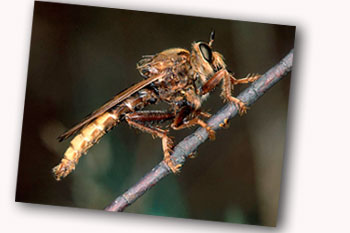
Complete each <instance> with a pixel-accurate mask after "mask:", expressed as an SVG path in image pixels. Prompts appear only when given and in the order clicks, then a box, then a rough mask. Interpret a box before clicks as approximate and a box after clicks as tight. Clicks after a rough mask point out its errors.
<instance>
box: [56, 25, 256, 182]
mask: <svg viewBox="0 0 350 233" xmlns="http://www.w3.org/2000/svg"><path fill="white" fill-rule="evenodd" d="M213 42H214V31H213V32H211V34H210V40H209V43H206V42H194V43H192V48H191V51H188V50H186V49H182V48H172V49H167V50H164V51H162V52H160V53H158V54H156V55H151V56H144V57H143V58H142V59H141V60H140V61H139V62H138V63H137V70H138V71H139V73H140V75H141V76H142V77H143V78H144V79H143V80H142V81H140V82H139V83H136V84H134V85H133V86H131V87H130V88H128V89H126V90H125V91H122V92H121V93H119V94H117V95H116V96H115V97H113V98H112V99H111V100H110V101H108V102H107V103H106V104H104V105H103V106H102V107H100V108H99V109H98V110H96V111H94V112H93V113H91V114H90V115H89V116H87V117H86V118H85V119H83V120H82V121H81V122H80V123H79V124H77V125H76V126H74V127H73V128H72V129H70V130H68V131H67V132H65V133H63V134H62V135H60V136H59V137H58V140H59V141H62V140H64V139H67V138H68V137H70V136H72V135H73V134H76V133H77V135H76V136H75V137H74V138H73V140H72V141H71V143H70V146H69V148H68V149H67V150H66V152H65V154H64V157H63V158H62V160H61V163H60V164H59V165H57V166H56V167H54V168H53V173H54V176H55V178H56V180H60V179H61V178H62V177H66V176H67V175H68V174H69V173H71V172H72V171H73V170H74V169H75V166H76V164H77V163H78V160H79V158H80V157H81V156H82V155H83V154H85V153H87V151H88V149H89V148H91V147H92V146H93V145H94V144H96V143H97V142H98V141H99V140H100V138H101V137H102V136H103V135H104V134H106V132H107V131H109V130H111V129H112V128H113V127H115V126H116V125H117V124H119V123H120V122H122V121H125V122H126V123H128V124H129V125H130V126H131V127H134V128H136V129H139V130H141V131H143V132H146V133H149V134H151V135H152V136H154V137H158V138H160V139H161V140H162V147H163V153H164V162H165V163H166V164H167V165H168V166H169V168H170V169H171V170H172V172H174V173H176V172H178V171H179V168H180V167H179V166H178V165H175V164H174V163H173V162H172V160H171V158H170V156H171V151H172V148H173V142H172V140H171V138H170V137H169V136H168V133H169V130H167V129H166V128H161V126H159V123H160V122H170V123H169V124H168V125H167V126H168V127H169V126H170V127H171V128H172V129H174V130H179V129H184V128H187V127H191V126H195V125H199V126H201V127H203V128H205V129H206V130H207V132H208V134H209V138H210V139H214V138H215V131H214V130H212V129H211V128H210V127H209V126H208V125H207V124H206V123H205V122H204V121H203V120H202V119H201V118H200V117H210V114H209V113H206V112H203V111H202V110H201V105H202V102H203V101H204V100H205V99H206V98H207V97H208V95H209V92H210V91H212V90H213V89H214V87H215V86H217V85H218V84H219V83H220V82H222V93H221V96H222V97H223V99H224V100H227V101H231V102H233V103H234V104H236V106H237V107H238V108H239V113H240V114H241V115H242V114H244V113H246V111H247V107H246V106H245V104H244V103H243V102H242V101H240V100H239V99H237V98H235V97H233V96H232V94H231V92H232V90H233V87H234V85H237V84H243V83H249V82H253V81H255V80H257V79H258V78H259V77H260V75H248V76H247V77H245V78H242V79H236V78H235V77H234V76H233V74H232V73H230V72H229V71H228V70H227V69H226V64H225V62H224V58H223V56H222V55H221V54H220V53H218V52H216V51H213V49H212V45H213ZM160 102H165V103H167V104H168V105H169V109H167V110H158V111H154V110H149V111H146V110H142V109H144V108H145V107H146V106H148V105H151V104H157V103H160Z"/></svg>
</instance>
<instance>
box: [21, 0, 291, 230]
mask: <svg viewBox="0 0 350 233" xmlns="http://www.w3.org/2000/svg"><path fill="white" fill-rule="evenodd" d="M212 29H215V31H216V38H215V42H214V50H216V51H218V52H220V53H222V54H223V55H224V57H225V59H226V64H227V65H228V68H229V69H230V70H232V71H234V72H235V74H236V75H235V76H236V77H238V78H240V77H244V76H245V75H246V74H247V73H261V74H262V73H264V72H266V71H267V70H268V69H269V68H270V67H271V66H273V65H274V64H275V63H277V62H278V61H279V60H280V59H281V58H282V57H284V56H285V55H286V54H287V53H288V52H289V51H290V49H291V48H293V43H294V33H295V27H290V26H280V25H272V24H259V23H250V22H241V21H230V20H220V19H208V18H198V17H187V16H186V17H185V16H175V15H166V14H155V13H146V12H135V11H126V10H117V9H107V8H97V7H86V6H75V5H66V4H55V3H44V2H36V3H35V10H34V19H33V31H32V40H31V50H30V58H29V70H28V82H27V90H26V100H25V109H24V119H23V131H22V140H21V152H20V162H19V169H18V181H17V193H16V201H22V202H31V203H41V204H52V205H62V206H72V207H84V208H95V209H103V208H104V207H105V206H106V205H108V204H109V203H110V202H111V201H112V200H113V199H114V198H115V197H116V196H118V195H119V194H121V193H122V192H123V191H125V190H126V189H127V188H128V187H130V186H131V185H133V184H134V183H135V182H136V181H137V180H138V179H139V178H140V177H142V176H143V175H144V174H145V173H146V172H148V171H149V170H150V169H152V167H153V166H154V165H156V164H157V163H158V162H159V161H160V160H161V159H162V156H163V155H162V149H161V142H160V140H153V139H152V137H151V136H150V135H148V134H143V133H139V132H138V131H136V130H134V129H130V128H129V127H128V126H127V125H126V124H121V125H119V126H118V127H117V128H115V129H114V130H112V131H111V132H110V133H109V134H108V135H106V136H104V137H103V138H102V140H101V142H100V143H99V144H98V145H96V146H94V147H93V148H92V149H91V150H90V151H89V153H88V154H87V156H83V157H82V159H81V160H80V162H79V164H78V166H77V169H76V171H75V172H74V173H73V174H71V175H69V176H68V177H67V178H65V179H64V180H63V181H61V182H56V181H55V180H54V179H53V177H52V175H51V169H52V167H54V166H55V165H57V163H58V162H59V161H60V159H61V157H62V155H63V153H64V151H65V149H66V148H67V147H68V145H69V140H68V141H65V142H62V143H59V142H58V141H57V140H56V137H57V136H58V135H59V134H61V133H62V132H63V131H64V130H66V129H68V128H69V127H71V126H73V125H74V124H75V123H77V122H79V121H80V120H81V119H82V118H83V117H85V116H86V115H87V114H88V113H89V112H91V111H93V110H95V109H96V108H98V107H99V106H101V105H102V104H103V103H104V102H106V101H107V100H108V99H110V98H111V97H112V96H113V95H115V94H116V93H118V92H119V91H121V90H122V89H124V88H126V87H128V86H130V85H131V84H133V83H135V82H137V81H139V80H141V77H140V76H139V75H138V73H137V71H136V69H135V67H136V62H137V61H138V60H139V59H140V58H141V56H142V55H147V54H154V53H157V52H160V51H162V50H164V49H167V48H171V47H182V48H187V49H190V45H191V43H192V42H193V41H197V40H204V41H207V40H208V38H209V33H210V31H211V30H212ZM289 82H290V76H288V77H286V78H285V79H284V80H282V81H281V82H280V83H278V84H277V85H276V86H275V87H273V88H272V90H271V91H269V92H268V93H266V94H265V95H264V96H263V97H262V98H261V99H260V100H259V101H258V102H257V103H256V104H254V105H253V106H252V107H251V109H250V110H249V111H248V114H247V115H245V116H243V117H235V118H234V119H232V120H231V122H230V128H229V129H228V130H221V131H219V132H218V133H217V138H216V141H214V142H210V141H208V142H206V143H205V144H203V145H202V146H201V147H200V148H199V151H198V152H199V154H198V157H197V158H196V159H193V160H188V161H187V162H186V164H185V166H184V167H183V169H182V172H181V173H180V175H170V176H168V177H166V178H165V179H164V180H162V181H161V182H160V183H159V184H158V185H157V186H155V187H154V188H152V189H151V190H150V191H148V192H147V193H146V194H145V195H144V196H143V197H141V198H140V199H139V200H138V201H136V202H135V203H134V204H133V205H131V206H130V207H128V208H127V209H126V212H133V213H143V214H152V215H161V216H171V217H184V218H195V219H205V220H217V221H227V222H236V223H248V224H261V225H268V226H273V225H275V224H276V220H277V210H278V199H279V192H280V180H281V173H282V161H283V151H284V143H285V134H286V133H285V132H286V117H287V104H288V94H289ZM245 87H246V86H242V87H240V88H236V89H235V92H234V93H235V94H238V93H239V92H240V90H243V88H245ZM217 89H218V90H217V91H215V92H214V93H213V94H212V95H211V97H210V98H209V100H208V101H207V102H206V103H205V104H204V109H206V110H210V111H211V112H212V113H214V112H215V111H216V110H217V109H219V108H220V107H222V106H223V103H222V100H221V99H220V97H219V94H220V93H219V91H220V88H217ZM159 108H161V106H159ZM192 131H193V129H189V130H183V131H181V132H172V135H174V136H175V138H176V141H177V142H178V141H180V140H181V139H182V138H183V137H185V136H186V135H188V134H189V133H191V132H192Z"/></svg>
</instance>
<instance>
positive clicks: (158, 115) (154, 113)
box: [127, 110, 175, 122]
mask: <svg viewBox="0 0 350 233" xmlns="http://www.w3.org/2000/svg"><path fill="white" fill-rule="evenodd" d="M174 116H175V114H174V112H172V111H159V110H150V111H137V112H133V113H129V114H127V118H128V119H129V120H132V121H136V122H162V121H166V120H170V119H172V118H174Z"/></svg>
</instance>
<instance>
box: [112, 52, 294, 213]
mask: <svg viewBox="0 0 350 233" xmlns="http://www.w3.org/2000/svg"><path fill="white" fill-rule="evenodd" d="M292 66H293V50H291V51H290V52H289V54H288V55H287V56H286V57H285V58H283V59H282V60H281V61H280V62H279V63H278V64H277V65H275V66H274V67H272V68H271V69H270V70H269V71H267V72H266V73H265V74H264V75H263V76H261V78H259V79H258V80H257V81H255V82H254V83H253V84H252V85H250V86H249V87H248V88H247V89H245V90H244V91H243V92H241V93H240V94H239V95H238V98H239V99H240V100H242V101H243V102H244V103H246V105H248V106H249V105H252V104H253V103H255V102H256V101H257V100H258V99H259V98H260V97H261V96H262V95H264V93H265V92H266V91H268V90H269V89H270V88H271V87H272V86H273V85H274V84H276V83H277V82H278V81H280V80H281V79H282V78H283V77H284V76H285V75H286V74H287V73H288V72H289V71H290V70H291V69H292ZM237 112H238V109H237V107H236V106H235V105H234V104H232V103H229V104H227V105H225V106H224V107H223V108H222V109H221V110H220V111H219V112H218V113H216V114H215V115H214V116H212V117H211V118H210V119H209V121H208V125H209V126H210V127H212V128H213V129H214V130H217V129H219V128H220V126H219V125H220V124H222V123H224V121H225V119H230V118H232V117H234V116H235V115H236V114H237ZM207 139H208V133H207V131H206V130H205V129H203V128H199V129H197V130H196V131H195V132H194V133H193V134H191V135H189V136H187V137H186V138H185V139H183V140H182V141H181V142H180V143H179V144H177V146H176V147H175V148H174V153H173V154H172V156H171V158H172V160H173V161H174V163H175V164H181V165H183V164H184V163H185V161H186V158H187V157H188V155H189V154H191V152H193V151H195V150H196V149H197V147H198V146H199V145H200V144H202V143H203V142H205V141H206V140H207ZM169 173H171V170H170V169H169V167H168V166H167V164H166V163H164V162H160V163H159V164H158V165H157V166H155V167H154V168H153V169H152V171H150V172H149V173H147V174H146V175H145V176H144V177H143V178H141V179H140V180H139V181H138V182H137V183H136V184H135V185H134V186H132V187H131V188H129V189H128V190H127V191H126V192H125V193H124V194H123V195H121V196H119V197H117V199H115V200H114V201H113V202H112V203H111V204H110V205H109V206H107V207H106V208H105V210H106V211H123V210H124V209H125V207H127V206H128V205H130V204H132V203H133V202H134V201H136V200H137V199H138V198H139V197H141V196H142V195H143V194H144V193H145V192H146V191H147V190H149V189H150V188H151V187H153V186H154V185H155V184H157V183H158V182H159V181H160V180H161V179H162V178H164V177H165V176H167V175H168V174H169Z"/></svg>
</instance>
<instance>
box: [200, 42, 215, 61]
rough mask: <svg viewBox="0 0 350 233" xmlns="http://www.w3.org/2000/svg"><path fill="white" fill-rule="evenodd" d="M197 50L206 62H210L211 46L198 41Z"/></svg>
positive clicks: (211, 56) (211, 57)
mask: <svg viewBox="0 0 350 233" xmlns="http://www.w3.org/2000/svg"><path fill="white" fill-rule="evenodd" d="M199 50H200V51H201V53H202V56H203V57H204V59H205V60H207V62H211V61H212V59H213V53H212V52H211V48H210V47H209V46H208V45H207V44H205V43H200V44H199Z"/></svg>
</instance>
